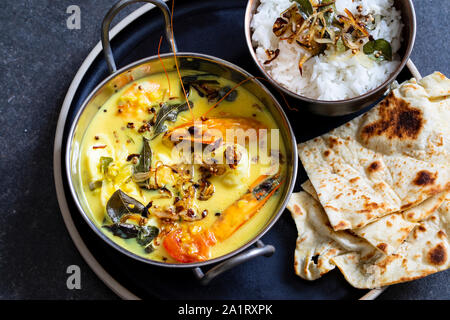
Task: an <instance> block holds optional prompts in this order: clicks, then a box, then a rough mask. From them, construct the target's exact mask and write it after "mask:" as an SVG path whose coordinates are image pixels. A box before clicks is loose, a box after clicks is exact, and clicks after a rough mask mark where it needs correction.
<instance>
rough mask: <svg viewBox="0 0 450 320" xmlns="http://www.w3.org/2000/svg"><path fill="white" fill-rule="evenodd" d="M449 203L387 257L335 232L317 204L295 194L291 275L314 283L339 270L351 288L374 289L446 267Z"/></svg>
mask: <svg viewBox="0 0 450 320" xmlns="http://www.w3.org/2000/svg"><path fill="white" fill-rule="evenodd" d="M449 203H450V199H448V198H446V199H445V200H444V202H443V203H442V204H441V206H440V207H439V208H437V209H435V210H434V212H433V213H432V214H431V215H429V216H428V217H427V218H426V220H424V221H422V222H420V223H417V226H416V227H415V228H414V229H413V230H412V232H410V233H409V234H408V236H407V237H406V240H405V241H404V242H402V244H401V245H400V246H399V248H398V250H397V251H396V253H393V254H389V255H386V254H385V253H382V252H380V251H379V250H378V249H376V248H374V247H373V246H372V245H371V244H369V242H367V241H366V240H364V239H362V238H359V237H357V236H355V235H353V234H352V233H350V232H349V231H334V230H333V229H332V228H331V226H330V225H329V223H328V219H327V216H326V214H325V211H324V210H323V208H322V207H321V206H320V204H319V203H318V201H317V200H315V199H314V198H313V197H312V196H311V195H309V194H308V193H306V192H299V193H294V194H293V195H292V196H291V198H290V200H289V203H288V209H289V210H290V211H291V214H292V217H293V218H294V221H295V223H296V226H297V230H298V238H297V246H296V250H295V262H294V267H295V272H296V274H297V275H299V276H300V277H302V278H304V279H307V280H315V279H317V278H319V277H321V276H322V275H323V274H325V273H327V272H328V271H330V270H332V269H334V268H335V266H338V268H339V269H340V271H341V272H342V273H343V274H344V276H345V278H346V279H347V281H349V282H350V284H351V285H353V286H355V287H357V288H377V287H381V286H385V285H389V284H393V283H397V282H404V281H409V280H413V279H417V278H421V277H424V276H426V275H429V274H431V273H435V272H438V271H441V270H445V269H448V268H449V267H450V258H449V257H448V254H449V240H448V235H449V233H450V212H449ZM427 208H428V207H427Z"/></svg>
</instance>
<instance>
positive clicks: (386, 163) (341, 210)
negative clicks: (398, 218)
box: [299, 72, 450, 231]
mask: <svg viewBox="0 0 450 320" xmlns="http://www.w3.org/2000/svg"><path fill="white" fill-rule="evenodd" d="M449 96H450V80H449V79H447V78H446V77H445V76H444V75H442V74H441V73H438V72H435V73H433V74H432V75H430V76H428V77H425V78H423V79H422V80H419V81H417V82H416V80H414V79H412V80H410V81H408V82H405V83H403V84H402V85H401V86H400V87H398V88H396V89H395V90H392V91H391V93H390V94H389V95H388V96H387V97H386V98H385V99H384V100H383V101H382V102H380V103H379V104H378V105H377V106H376V107H374V108H373V109H372V110H370V111H369V112H367V113H366V114H364V115H362V116H360V117H358V118H355V119H353V120H352V121H350V122H348V123H346V124H344V125H342V126H340V127H338V128H336V129H334V130H332V131H331V132H329V133H327V134H324V135H322V136H320V137H317V138H315V139H313V140H310V141H307V142H305V143H302V144H300V145H299V156H300V159H301V161H302V163H303V166H304V167H305V170H306V172H307V174H308V177H309V179H310V180H311V184H312V186H313V188H314V190H315V192H316V195H317V197H318V199H319V201H320V203H321V204H322V206H323V208H324V210H325V212H326V214H327V216H328V219H329V221H330V223H331V226H332V228H333V229H334V230H336V231H338V230H346V229H360V228H362V227H364V226H366V225H368V224H369V223H371V222H373V221H376V220H378V219H380V218H381V217H383V216H386V215H388V214H390V213H395V212H400V211H405V210H407V209H409V208H412V207H414V206H417V205H418V204H419V203H421V202H423V201H425V200H426V199H428V198H431V197H433V196H435V195H436V194H438V193H441V192H444V191H448V190H450V172H449V171H450V141H449V139H450V126H449V123H450V99H449ZM391 219H392V218H391ZM385 222H386V221H385ZM411 226H412V225H410V227H411Z"/></svg>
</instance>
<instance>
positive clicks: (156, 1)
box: [102, 0, 177, 73]
mask: <svg viewBox="0 0 450 320" xmlns="http://www.w3.org/2000/svg"><path fill="white" fill-rule="evenodd" d="M137 2H147V3H151V4H153V5H155V6H156V7H158V8H159V9H161V11H162V13H163V14H164V21H165V24H166V40H167V42H168V43H169V45H170V47H171V48H172V50H173V52H177V45H176V43H175V39H174V38H173V37H172V35H173V32H172V23H171V14H170V9H169V7H168V6H167V5H166V4H165V3H164V2H163V1H161V0H121V1H119V2H117V3H116V4H115V5H114V6H113V7H112V8H111V9H110V10H109V11H108V13H107V14H106V16H105V18H104V19H103V22H102V46H103V52H104V55H105V59H106V63H107V64H108V69H109V72H110V73H114V72H116V70H117V68H116V62H115V61H114V56H113V53H112V50H111V44H110V42H109V27H110V25H111V21H112V20H113V19H114V17H115V16H116V15H117V14H118V13H119V11H120V10H122V9H123V8H125V7H126V6H128V5H129V4H132V3H137Z"/></svg>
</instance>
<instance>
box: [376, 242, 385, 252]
mask: <svg viewBox="0 0 450 320" xmlns="http://www.w3.org/2000/svg"><path fill="white" fill-rule="evenodd" d="M387 247H388V245H387V244H386V243H380V244H378V245H377V248H378V249H380V250H381V251H383V252H384V253H387Z"/></svg>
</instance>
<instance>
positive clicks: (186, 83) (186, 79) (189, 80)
mask: <svg viewBox="0 0 450 320" xmlns="http://www.w3.org/2000/svg"><path fill="white" fill-rule="evenodd" d="M210 76H215V75H213V74H211V73H200V74H192V75H187V76H183V77H181V82H182V83H183V87H184V90H186V95H187V96H188V97H189V93H190V91H191V85H192V84H193V83H194V82H196V81H198V78H199V77H210ZM182 93H183V92H182Z"/></svg>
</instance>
